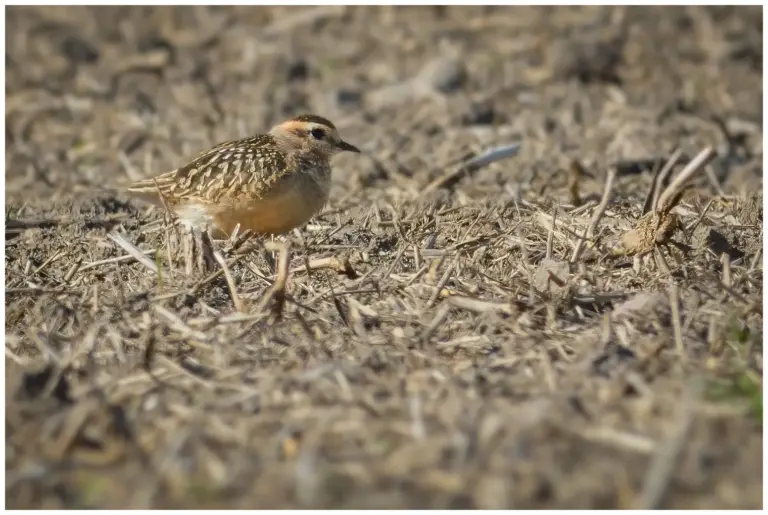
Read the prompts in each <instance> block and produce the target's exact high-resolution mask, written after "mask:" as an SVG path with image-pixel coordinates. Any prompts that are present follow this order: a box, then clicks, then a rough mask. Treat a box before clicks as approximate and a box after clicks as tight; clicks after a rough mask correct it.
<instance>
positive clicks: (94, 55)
mask: <svg viewBox="0 0 768 515" xmlns="http://www.w3.org/2000/svg"><path fill="white" fill-rule="evenodd" d="M61 53H63V54H64V55H65V56H66V57H67V58H68V59H69V60H70V61H72V62H74V63H95V62H96V61H98V60H99V52H98V51H97V50H96V49H95V48H94V47H93V46H92V45H91V44H90V43H88V42H87V41H84V40H82V39H80V38H78V37H75V36H67V37H66V38H64V41H62V42H61Z"/></svg>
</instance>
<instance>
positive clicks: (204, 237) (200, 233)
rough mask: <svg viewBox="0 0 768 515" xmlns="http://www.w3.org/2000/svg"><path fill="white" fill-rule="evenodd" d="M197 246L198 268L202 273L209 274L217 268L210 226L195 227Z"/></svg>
mask: <svg viewBox="0 0 768 515" xmlns="http://www.w3.org/2000/svg"><path fill="white" fill-rule="evenodd" d="M194 235H195V246H196V247H197V266H198V269H199V270H200V271H202V272H204V273H205V272H208V271H210V270H213V269H214V268H215V267H216V258H215V257H214V256H213V253H214V248H213V241H212V240H211V236H210V233H209V231H208V226H207V225H206V226H202V227H199V226H195V228H194Z"/></svg>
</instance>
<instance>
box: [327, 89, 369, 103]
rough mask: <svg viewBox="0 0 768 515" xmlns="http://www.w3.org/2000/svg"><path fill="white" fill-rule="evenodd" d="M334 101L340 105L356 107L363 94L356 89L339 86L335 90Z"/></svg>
mask: <svg viewBox="0 0 768 515" xmlns="http://www.w3.org/2000/svg"><path fill="white" fill-rule="evenodd" d="M334 96H335V101H336V105H338V106H340V107H358V106H359V105H360V103H361V101H362V98H363V95H362V93H361V92H360V91H358V90H356V89H347V88H339V89H338V90H336V94H335V95H334Z"/></svg>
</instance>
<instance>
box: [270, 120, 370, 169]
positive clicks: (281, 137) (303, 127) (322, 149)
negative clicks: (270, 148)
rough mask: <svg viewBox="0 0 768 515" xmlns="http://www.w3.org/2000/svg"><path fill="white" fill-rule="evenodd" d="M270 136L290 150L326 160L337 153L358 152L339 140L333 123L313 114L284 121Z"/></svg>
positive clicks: (339, 137) (352, 146)
mask: <svg viewBox="0 0 768 515" xmlns="http://www.w3.org/2000/svg"><path fill="white" fill-rule="evenodd" d="M270 134H272V135H273V136H274V137H275V138H277V140H278V141H280V142H281V143H283V144H284V145H286V146H288V147H290V148H292V149H295V150H299V151H305V152H312V153H314V154H316V155H319V156H321V157H325V158H328V159H330V158H331V157H332V156H334V155H335V154H338V153H339V152H358V153H359V152H360V150H359V149H358V148H357V147H355V146H354V145H351V144H349V143H347V142H346V141H344V140H342V139H341V136H339V132H338V131H337V130H336V126H334V125H333V123H331V122H330V121H329V120H327V119H325V118H323V117H321V116H316V115H313V114H305V115H301V116H297V117H295V118H291V119H290V120H286V121H284V122H283V123H281V124H279V125H276V126H275V127H273V128H272V130H271V131H270Z"/></svg>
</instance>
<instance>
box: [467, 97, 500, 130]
mask: <svg viewBox="0 0 768 515" xmlns="http://www.w3.org/2000/svg"><path fill="white" fill-rule="evenodd" d="M497 118H498V116H497V115H496V112H495V111H494V109H493V106H492V105H491V104H489V103H486V102H482V103H481V102H477V103H474V104H472V106H471V107H470V108H469V110H468V112H467V113H465V114H464V116H462V117H461V123H462V124H463V125H492V124H493V122H494V121H496V120H497Z"/></svg>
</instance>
